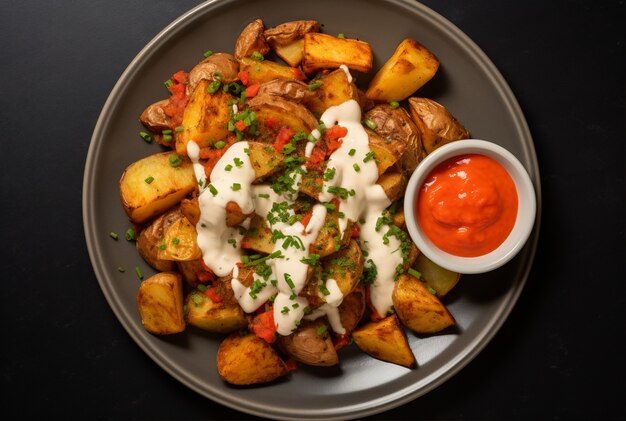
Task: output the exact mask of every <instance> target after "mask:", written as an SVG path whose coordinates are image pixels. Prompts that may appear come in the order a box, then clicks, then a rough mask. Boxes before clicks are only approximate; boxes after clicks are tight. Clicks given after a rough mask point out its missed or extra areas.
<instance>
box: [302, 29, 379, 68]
mask: <svg viewBox="0 0 626 421" xmlns="http://www.w3.org/2000/svg"><path fill="white" fill-rule="evenodd" d="M372 60H373V55H372V48H371V47H370V45H369V44H368V43H367V42H363V41H359V40H356V39H347V38H337V37H333V36H331V35H327V34H322V33H316V32H310V33H308V34H305V35H304V57H303V59H302V69H303V70H304V72H305V73H307V74H311V73H315V72H317V71H318V70H322V69H337V68H338V67H339V66H341V65H342V64H344V65H346V66H348V68H350V69H352V70H356V71H359V72H363V73H367V72H369V71H370V70H371V69H372Z"/></svg>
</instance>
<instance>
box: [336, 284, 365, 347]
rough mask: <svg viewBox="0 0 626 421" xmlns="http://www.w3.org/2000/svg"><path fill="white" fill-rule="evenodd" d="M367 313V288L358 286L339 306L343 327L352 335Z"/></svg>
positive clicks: (347, 333)
mask: <svg viewBox="0 0 626 421" xmlns="http://www.w3.org/2000/svg"><path fill="white" fill-rule="evenodd" d="M364 313H365V286H363V285H362V284H358V285H357V286H356V287H355V288H354V289H353V290H352V292H351V293H349V294H348V295H346V296H344V297H343V301H342V302H341V304H340V305H339V318H340V320H341V325H342V326H343V328H344V329H345V330H346V333H345V334H346V335H350V334H351V333H352V331H353V330H354V329H355V328H356V327H357V326H358V324H359V322H360V321H361V319H362V318H363V314H364Z"/></svg>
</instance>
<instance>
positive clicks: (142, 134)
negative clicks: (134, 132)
mask: <svg viewBox="0 0 626 421" xmlns="http://www.w3.org/2000/svg"><path fill="white" fill-rule="evenodd" d="M139 136H140V137H141V138H142V139H143V140H145V141H146V142H148V143H152V136H150V134H149V133H148V132H139Z"/></svg>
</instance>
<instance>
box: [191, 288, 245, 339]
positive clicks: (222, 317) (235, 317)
mask: <svg viewBox="0 0 626 421" xmlns="http://www.w3.org/2000/svg"><path fill="white" fill-rule="evenodd" d="M185 304H186V309H187V313H186V314H185V320H186V321H187V323H188V324H190V325H192V326H196V327H198V328H200V329H202V330H206V331H208V332H213V333H232V332H235V331H237V330H239V329H243V328H245V327H246V326H247V325H248V319H247V318H246V315H245V314H244V312H243V310H242V309H241V307H239V304H237V303H234V304H229V303H226V302H223V301H222V302H219V303H215V302H213V301H212V300H211V299H210V298H209V297H207V296H206V295H205V294H204V293H202V292H200V291H198V290H194V291H191V292H190V293H189V294H188V295H187V298H186V300H185Z"/></svg>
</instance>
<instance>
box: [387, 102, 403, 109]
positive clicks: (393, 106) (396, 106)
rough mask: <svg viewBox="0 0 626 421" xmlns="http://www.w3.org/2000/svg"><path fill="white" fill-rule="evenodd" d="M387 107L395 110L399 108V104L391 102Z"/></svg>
mask: <svg viewBox="0 0 626 421" xmlns="http://www.w3.org/2000/svg"><path fill="white" fill-rule="evenodd" d="M389 105H391V108H393V109H394V110H395V109H396V108H398V107H399V106H400V103H399V102H398V101H391V102H389Z"/></svg>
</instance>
